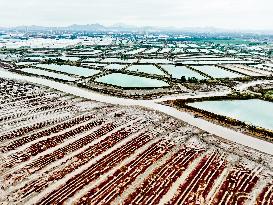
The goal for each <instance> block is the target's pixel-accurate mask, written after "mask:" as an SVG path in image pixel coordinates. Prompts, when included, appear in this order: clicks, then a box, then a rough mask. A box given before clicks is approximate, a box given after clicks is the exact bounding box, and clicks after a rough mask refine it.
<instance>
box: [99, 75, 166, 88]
mask: <svg viewBox="0 0 273 205" xmlns="http://www.w3.org/2000/svg"><path fill="white" fill-rule="evenodd" d="M95 81H96V82H101V83H105V84H110V85H116V86H121V87H166V86H169V84H168V83H166V82H164V81H161V80H156V79H151V78H145V77H139V76H133V75H127V74H122V73H112V74H109V75H105V76H102V77H99V78H97V79H96V80H95Z"/></svg>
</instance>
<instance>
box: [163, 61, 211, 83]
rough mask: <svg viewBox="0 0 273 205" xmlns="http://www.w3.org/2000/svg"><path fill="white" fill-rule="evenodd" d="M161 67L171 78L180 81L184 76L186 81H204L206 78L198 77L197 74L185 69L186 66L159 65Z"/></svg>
mask: <svg viewBox="0 0 273 205" xmlns="http://www.w3.org/2000/svg"><path fill="white" fill-rule="evenodd" d="M161 67H162V68H163V69H164V70H166V71H167V72H168V73H169V74H170V75H172V77H173V78H177V79H181V77H182V76H185V78H186V79H188V78H192V77H195V78H197V79H199V80H202V79H206V77H204V76H202V75H200V74H199V73H197V72H194V71H193V70H191V69H189V68H187V67H186V66H175V65H161Z"/></svg>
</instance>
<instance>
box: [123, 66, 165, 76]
mask: <svg viewBox="0 0 273 205" xmlns="http://www.w3.org/2000/svg"><path fill="white" fill-rule="evenodd" d="M127 70H129V71H136V72H142V73H148V74H157V75H166V74H165V73H164V72H163V71H162V70H160V69H158V68H157V67H155V66H154V65H132V66H130V67H129V68H127Z"/></svg>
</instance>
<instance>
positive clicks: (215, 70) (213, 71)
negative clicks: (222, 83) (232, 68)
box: [194, 65, 243, 78]
mask: <svg viewBox="0 0 273 205" xmlns="http://www.w3.org/2000/svg"><path fill="white" fill-rule="evenodd" d="M194 68H195V69H197V70H200V71H202V72H204V73H206V74H208V75H210V76H212V77H213V78H238V77H243V75H240V74H237V73H232V72H229V71H226V70H224V69H221V68H219V67H216V66H207V65H204V66H194Z"/></svg>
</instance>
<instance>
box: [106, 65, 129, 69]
mask: <svg viewBox="0 0 273 205" xmlns="http://www.w3.org/2000/svg"><path fill="white" fill-rule="evenodd" d="M126 66H128V65H126V64H110V65H107V66H106V67H105V68H106V69H109V70H121V69H123V68H125V67H126Z"/></svg>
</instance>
